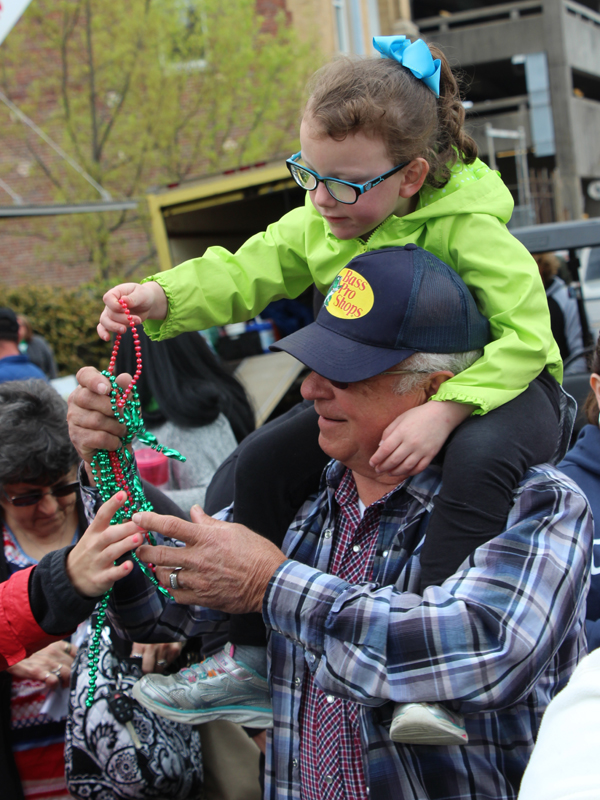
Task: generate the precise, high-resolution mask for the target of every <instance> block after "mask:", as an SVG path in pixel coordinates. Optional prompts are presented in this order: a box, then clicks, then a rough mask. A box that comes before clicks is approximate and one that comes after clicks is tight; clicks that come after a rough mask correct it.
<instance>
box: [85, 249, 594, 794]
mask: <svg viewBox="0 0 600 800" xmlns="http://www.w3.org/2000/svg"><path fill="white" fill-rule="evenodd" d="M421 252H422V251H419V250H417V249H415V248H414V247H412V248H407V249H406V250H404V249H399V250H398V251H375V252H372V253H367V254H365V255H363V256H359V257H358V258H357V259H354V261H353V262H351V264H350V265H349V267H348V268H346V269H345V270H342V272H341V273H340V276H339V279H337V280H336V282H335V283H334V285H333V286H332V289H331V291H330V293H329V295H328V297H327V298H326V307H325V308H324V310H322V311H321V313H320V315H319V318H318V320H317V322H316V323H314V324H313V325H311V326H308V327H307V328H305V329H303V330H302V331H299V332H298V333H296V334H293V335H292V336H290V337H287V339H284V340H283V341H282V342H280V343H279V347H281V348H282V349H286V350H287V351H288V352H290V353H292V354H293V355H295V356H296V357H298V358H299V359H300V360H301V361H303V362H304V363H305V364H306V365H307V366H308V367H309V368H310V369H312V370H313V371H312V372H311V373H310V375H309V376H308V377H307V378H306V380H305V382H304V384H303V387H302V393H303V395H304V397H305V398H307V399H310V400H314V403H315V409H316V411H317V413H318V415H319V427H320V440H319V441H320V444H321V447H322V448H323V450H324V451H325V452H326V453H327V454H328V455H330V456H331V458H332V459H333V461H332V462H331V463H330V464H329V466H328V468H327V470H326V473H325V476H324V481H323V484H322V491H321V492H320V494H319V495H318V497H317V498H316V499H313V500H311V501H308V502H307V503H306V504H305V506H304V507H303V508H302V510H301V512H300V513H299V515H298V517H297V519H296V520H295V522H294V524H293V525H292V526H291V528H290V530H289V531H288V534H287V537H286V539H285V542H284V545H283V550H279V549H278V548H277V547H276V546H275V545H274V544H272V543H271V542H269V541H267V540H266V539H263V538H261V537H259V536H257V535H256V534H254V533H252V532H251V531H249V530H248V529H247V528H244V527H242V526H240V525H235V524H232V523H230V522H228V521H227V518H226V519H225V520H215V519H211V518H208V517H206V516H205V515H204V514H203V513H202V511H201V510H200V509H198V508H195V509H192V522H191V523H185V522H181V521H180V520H175V519H171V518H168V517H159V516H158V515H156V514H151V513H144V514H140V515H138V516H137V517H136V518H135V519H136V521H138V522H139V524H141V525H142V526H143V527H144V528H152V529H154V530H157V531H159V532H160V533H162V534H164V535H165V536H170V537H173V538H175V539H179V540H181V541H183V542H185V543H186V545H187V546H186V547H185V548H179V549H177V550H176V551H174V550H173V548H167V547H157V548H149V547H143V548H140V550H139V554H140V556H141V557H142V558H144V559H146V560H149V561H152V562H153V563H154V564H157V565H158V570H157V573H158V575H159V577H160V579H161V580H162V581H163V582H164V583H166V584H168V583H169V582H170V576H171V575H172V574H173V571H174V570H177V572H175V576H176V579H174V580H172V581H171V583H172V584H173V583H175V585H178V586H179V587H182V588H180V589H178V590H176V591H174V596H175V598H176V600H177V601H178V602H179V603H187V604H190V605H188V606H187V607H184V606H178V605H175V604H173V603H167V604H163V601H162V600H161V598H160V597H159V596H157V595H156V594H154V593H152V592H151V590H150V588H149V587H147V586H146V585H145V584H143V583H142V582H141V581H139V580H138V581H137V582H136V578H135V576H131V577H130V578H127V579H125V580H124V581H123V582H121V584H120V585H119V586H117V588H116V589H115V604H116V609H117V611H118V614H119V616H120V620H121V625H122V626H124V627H125V628H131V630H132V631H134V633H133V636H134V637H135V638H139V637H140V636H141V635H145V636H149V637H153V638H157V639H160V638H162V637H163V636H167V637H171V638H172V637H173V633H174V631H177V632H178V633H179V635H181V636H184V635H190V634H193V633H196V632H198V631H201V630H208V629H209V628H210V626H211V625H214V620H215V615H214V612H209V611H208V610H207V609H209V608H210V609H218V610H222V611H225V612H230V613H238V612H246V611H261V612H262V614H263V618H264V619H265V622H266V623H267V626H268V627H269V629H270V630H271V638H270V673H269V681H270V687H271V693H272V698H273V713H274V728H273V732H272V735H271V737H270V739H269V746H268V750H267V768H266V788H265V796H266V797H268V798H286V799H288V798H289V799H290V800H292V798H293V799H294V800H295V799H296V798H300V797H301V798H303V800H321V799H322V798H326V800H338V798H360V799H362V800H366V798H368V797H372V798H377V800H387V799H388V798H389V799H390V800H391V798H399V797H401V798H411V799H412V800H417V799H418V800H422V799H423V798H447V799H448V800H450V798H452V799H453V800H454V799H455V798H472V800H475V798H477V800H480V799H481V798H483V797H488V798H514V797H515V796H516V794H517V791H518V786H519V782H520V778H521V775H522V773H523V770H524V768H525V765H526V763H527V758H528V755H529V753H530V751H531V748H532V747H533V743H534V739H535V735H536V731H537V727H538V724H539V720H540V718H541V715H542V713H543V710H544V708H545V707H546V705H547V703H548V701H549V699H550V698H551V697H552V696H553V695H554V694H555V693H556V692H557V691H558V690H559V689H560V688H562V686H563V685H564V684H565V682H566V680H567V679H568V677H569V675H570V673H571V672H572V670H573V669H574V666H575V664H576V663H577V661H578V659H579V656H580V654H581V652H582V651H583V649H584V646H585V645H584V638H583V619H584V605H585V592H586V585H587V584H586V581H587V577H588V571H589V551H590V546H591V538H592V531H591V525H590V518H589V513H588V510H587V505H586V502H585V500H584V498H583V497H582V496H581V495H580V494H579V493H578V492H577V491H576V490H575V488H574V486H573V484H571V483H570V482H569V481H568V480H566V479H565V478H564V476H561V475H560V473H558V472H556V471H555V470H554V469H552V468H551V467H548V466H544V467H537V468H534V469H533V470H531V471H530V472H529V473H528V474H527V476H526V478H525V480H524V481H523V482H522V484H521V486H520V488H519V490H518V492H517V493H516V495H515V503H514V506H513V509H512V511H511V513H510V516H509V519H508V522H507V527H506V530H505V531H504V533H503V534H502V535H501V536H499V537H496V538H495V539H493V540H492V541H490V542H488V543H487V544H485V545H483V546H481V547H479V548H478V549H477V550H476V551H475V552H474V553H473V554H472V555H471V556H470V557H469V558H468V559H467V560H466V561H464V562H463V563H462V564H461V566H460V568H459V569H458V571H457V572H456V573H455V574H454V575H453V576H452V577H451V578H449V579H448V580H446V581H445V582H444V583H443V584H442V585H441V586H431V587H429V588H428V589H427V590H426V591H425V593H424V594H423V595H422V596H421V594H419V586H420V553H421V550H422V547H423V542H424V538H425V537H426V530H427V520H428V512H429V511H430V510H431V508H432V502H433V498H434V496H435V494H436V492H437V491H438V490H439V487H440V473H439V470H438V469H437V468H435V467H430V468H428V469H427V470H425V471H424V472H422V473H421V474H419V475H417V476H415V477H412V478H409V479H407V480H404V481H402V480H401V479H399V478H394V477H392V476H390V475H389V474H386V473H380V472H376V471H375V470H374V469H373V468H372V467H371V465H370V463H369V461H370V458H371V456H372V454H373V452H374V451H375V449H376V448H377V446H378V443H379V441H380V439H381V436H382V433H383V431H384V430H385V428H386V427H387V426H388V425H389V423H390V422H392V421H393V420H394V419H396V418H397V417H398V415H399V414H401V413H403V412H404V411H406V410H408V409H410V408H414V407H415V406H418V405H420V404H422V403H425V402H426V401H427V399H428V398H429V397H431V396H432V395H433V394H435V392H436V390H437V388H438V387H439V385H440V384H441V382H443V381H444V380H446V379H448V378H449V377H451V376H452V375H453V374H455V373H456V372H458V371H460V370H461V369H465V368H466V367H467V366H468V364H469V363H471V361H472V360H474V359H476V358H477V357H478V355H479V353H478V352H477V348H479V347H481V346H482V344H484V343H485V341H486V337H487V323H486V321H485V320H484V319H483V318H482V317H481V315H480V314H479V313H478V311H477V309H476V307H475V305H474V302H473V299H472V298H471V296H470V294H469V292H468V290H467V288H466V286H465V285H464V284H463V283H462V281H460V279H458V278H457V276H456V274H455V273H454V272H452V270H450V269H449V268H448V267H446V266H445V265H444V264H441V262H437V260H436V263H432V261H431V259H429V263H428V265H427V267H425V266H424V259H422V258H421V257H420V253H421ZM390 253H395V254H396V255H397V258H394V257H391V256H390ZM417 350H418V351H420V352H418V353H416V354H415V351H417ZM423 351H426V352H423ZM440 353H445V355H440ZM80 380H81V383H82V384H83V388H82V389H80V390H78V391H77V393H76V394H75V395H74V397H73V399H72V411H71V421H72V435H73V437H74V440H75V442H76V445H78V446H79V448H80V450H81V451H82V453H84V454H86V455H87V456H88V457H89V454H90V452H91V451H92V448H93V447H100V446H105V444H106V443H107V442H108V441H109V440H108V439H107V438H106V437H105V436H104V435H103V434H102V433H94V432H92V431H91V430H90V425H91V422H92V421H95V422H96V423H98V424H100V425H101V427H103V428H104V427H106V429H108V428H110V426H111V425H112V423H110V424H109V423H104V421H103V415H105V414H106V413H107V412H106V398H100V397H99V396H98V394H97V393H96V392H95V391H90V390H89V388H86V387H91V388H94V389H95V390H96V391H97V389H98V387H99V385H101V379H99V378H98V376H97V374H94V373H92V372H89V371H87V372H85V373H82V374H81V376H80ZM86 408H87V409H92V411H91V413H90V412H89V411H86V410H85V409H86ZM113 422H114V421H113ZM111 431H112V433H113V434H114V433H115V432H116V428H114V427H112V428H111ZM192 604H196V605H192ZM201 606H203V607H204V608H202V607H201ZM183 691H184V689H183ZM398 702H400V703H409V702H439V703H444V704H446V705H447V706H448V707H450V708H451V709H454V710H456V711H458V712H460V713H463V714H464V715H465V725H466V729H467V732H468V737H469V744H468V745H467V746H460V747H459V746H453V747H447V746H439V747H429V746H411V745H405V744H395V743H394V742H392V741H391V739H390V737H389V732H388V728H387V724H388V723H389V719H390V716H391V711H392V708H393V704H394V703H398Z"/></svg>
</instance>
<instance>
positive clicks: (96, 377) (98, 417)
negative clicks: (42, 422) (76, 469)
mask: <svg viewBox="0 0 600 800" xmlns="http://www.w3.org/2000/svg"><path fill="white" fill-rule="evenodd" d="M77 381H78V383H79V386H78V387H77V388H76V389H75V390H74V391H73V392H71V394H70V396H69V410H68V412H67V422H68V423H69V436H70V437H71V441H72V442H73V444H74V445H75V449H76V450H77V452H78V453H79V455H80V456H81V458H82V459H83V460H84V461H86V462H87V463H88V464H89V463H90V462H91V460H92V458H93V457H94V456H95V454H96V452H97V451H98V450H117V449H118V448H119V447H120V445H121V439H120V437H122V436H124V435H125V433H126V431H127V429H126V427H125V425H121V423H119V422H117V420H116V419H115V417H114V414H113V412H112V408H111V406H110V398H109V393H110V381H109V380H108V378H107V377H106V376H105V375H102V374H101V373H100V372H98V370H97V369H94V367H83V368H82V369H80V370H79V372H78V373H77ZM117 383H118V384H119V386H121V387H123V388H125V387H126V386H128V385H129V383H131V375H128V374H127V373H123V374H122V375H119V376H118V378H117Z"/></svg>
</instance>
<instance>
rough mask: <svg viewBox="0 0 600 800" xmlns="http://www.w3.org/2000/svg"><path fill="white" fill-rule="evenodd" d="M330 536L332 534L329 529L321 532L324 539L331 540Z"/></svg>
mask: <svg viewBox="0 0 600 800" xmlns="http://www.w3.org/2000/svg"><path fill="white" fill-rule="evenodd" d="M331 534H332V531H331V528H327V530H325V531H323V537H324V538H325V539H331Z"/></svg>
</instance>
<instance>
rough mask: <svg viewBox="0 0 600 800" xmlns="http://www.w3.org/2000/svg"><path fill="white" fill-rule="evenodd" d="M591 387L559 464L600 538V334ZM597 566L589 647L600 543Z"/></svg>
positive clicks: (595, 634)
mask: <svg viewBox="0 0 600 800" xmlns="http://www.w3.org/2000/svg"><path fill="white" fill-rule="evenodd" d="M590 386H591V391H590V393H589V395H588V397H587V400H586V401H585V405H584V407H583V409H584V412H585V414H586V416H587V420H588V424H587V425H584V427H583V428H582V429H581V431H580V433H579V436H578V437H577V441H576V443H575V446H574V447H573V448H571V450H569V452H568V453H567V455H566V456H565V458H564V460H563V461H561V463H560V464H559V465H558V467H559V469H561V470H562V471H563V472H564V473H565V474H567V475H568V476H569V477H570V478H572V479H573V480H574V481H575V483H576V484H577V485H578V486H579V488H580V489H582V490H583V492H584V493H585V495H586V497H587V499H588V502H589V504H590V506H591V508H592V513H593V515H594V524H595V526H596V536H595V541H598V540H599V539H600V428H599V419H598V418H599V415H600V409H599V406H600V337H599V338H598V341H597V342H596V349H595V351H594V356H593V358H592V374H591V375H590ZM594 551H595V552H594V566H595V567H596V569H594V568H592V581H591V585H590V592H589V594H588V601H587V619H586V624H585V626H586V632H587V638H588V648H589V649H590V650H594V649H595V648H596V647H600V570H599V569H598V567H599V566H600V545H595V547H594Z"/></svg>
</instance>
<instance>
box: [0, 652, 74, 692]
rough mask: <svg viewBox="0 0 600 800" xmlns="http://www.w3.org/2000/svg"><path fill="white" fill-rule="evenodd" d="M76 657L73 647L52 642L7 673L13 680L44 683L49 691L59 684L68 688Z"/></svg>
mask: <svg viewBox="0 0 600 800" xmlns="http://www.w3.org/2000/svg"><path fill="white" fill-rule="evenodd" d="M76 655H77V648H76V647H75V645H73V644H70V643H69V642H53V643H52V644H49V645H48V647H44V648H43V649H42V650H38V651H37V653H34V654H33V655H32V656H29V658H24V659H23V661H19V663H18V664H15V665H14V667H10V668H9V669H8V670H7V671H8V672H10V674H11V675H14V677H15V678H21V679H23V680H30V681H44V682H45V684H46V686H48V688H50V689H53V688H54V687H56V686H58V684H59V683H60V684H62V685H63V686H68V685H69V680H70V677H71V666H72V664H73V661H74V660H75V656H76Z"/></svg>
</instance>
